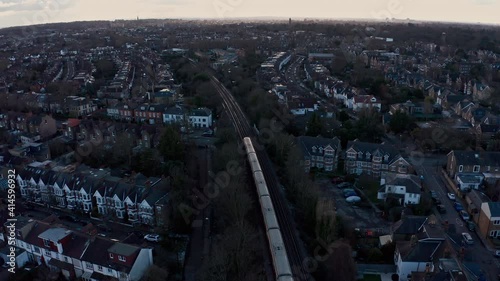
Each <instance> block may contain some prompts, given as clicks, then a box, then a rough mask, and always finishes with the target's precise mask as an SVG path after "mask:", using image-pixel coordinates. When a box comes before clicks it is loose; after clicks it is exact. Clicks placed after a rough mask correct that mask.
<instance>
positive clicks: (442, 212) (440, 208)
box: [436, 204, 446, 214]
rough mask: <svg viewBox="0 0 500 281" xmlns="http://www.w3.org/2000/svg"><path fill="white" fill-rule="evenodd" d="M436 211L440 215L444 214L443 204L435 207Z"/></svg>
mask: <svg viewBox="0 0 500 281" xmlns="http://www.w3.org/2000/svg"><path fill="white" fill-rule="evenodd" d="M436 209H437V210H438V212H439V213H440V214H446V207H445V206H444V205H443V204H439V205H437V206H436Z"/></svg>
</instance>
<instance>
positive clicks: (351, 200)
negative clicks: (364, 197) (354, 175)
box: [345, 196, 361, 203]
mask: <svg viewBox="0 0 500 281" xmlns="http://www.w3.org/2000/svg"><path fill="white" fill-rule="evenodd" d="M345 201H346V202H347V203H356V202H360V201H361V197H359V196H349V197H347V198H346V199H345Z"/></svg>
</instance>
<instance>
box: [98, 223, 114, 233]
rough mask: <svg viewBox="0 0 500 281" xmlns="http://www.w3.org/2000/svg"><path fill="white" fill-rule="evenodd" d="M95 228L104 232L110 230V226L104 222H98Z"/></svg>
mask: <svg viewBox="0 0 500 281" xmlns="http://www.w3.org/2000/svg"><path fill="white" fill-rule="evenodd" d="M97 229H98V230H100V231H104V232H108V231H111V228H110V227H109V226H107V225H105V224H98V225H97Z"/></svg>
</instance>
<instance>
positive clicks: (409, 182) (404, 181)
mask: <svg viewBox="0 0 500 281" xmlns="http://www.w3.org/2000/svg"><path fill="white" fill-rule="evenodd" d="M417 178H418V177H417ZM386 185H395V186H404V187H406V193H415V194H418V193H420V184H419V183H418V181H415V179H411V178H403V177H396V178H394V179H393V180H390V181H387V182H386Z"/></svg>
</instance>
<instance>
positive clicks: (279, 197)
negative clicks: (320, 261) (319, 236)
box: [210, 76, 312, 281]
mask: <svg viewBox="0 0 500 281" xmlns="http://www.w3.org/2000/svg"><path fill="white" fill-rule="evenodd" d="M210 79H211V82H212V84H213V85H214V87H215V88H216V90H217V92H218V93H219V94H220V96H221V98H222V100H223V107H224V109H225V110H226V111H227V112H228V114H229V117H230V118H231V119H232V121H233V124H234V127H235V130H236V133H237V134H238V136H239V137H240V139H241V140H243V138H245V137H250V138H251V139H252V142H254V143H257V135H256V133H255V131H254V129H253V127H252V126H250V124H249V122H248V119H247V117H246V115H245V113H244V112H243V111H242V110H241V108H240V106H239V105H238V103H237V102H236V100H235V98H234V97H233V95H232V94H231V93H230V92H229V91H228V90H227V89H226V88H225V87H224V86H223V85H222V83H221V82H219V81H218V80H217V79H216V78H215V77H213V76H211V77H210ZM256 154H257V157H258V159H259V162H260V164H261V167H262V170H263V174H264V178H265V180H266V182H267V186H268V189H269V193H270V195H271V200H272V202H273V205H274V209H275V212H276V217H277V219H278V223H279V225H280V229H281V232H282V236H283V241H284V244H285V248H286V250H287V254H288V259H289V262H290V266H291V268H292V272H293V274H294V280H300V281H306V280H311V279H312V278H311V276H310V274H309V273H308V271H307V270H306V269H305V267H304V258H303V257H304V255H303V254H302V251H301V248H300V244H299V238H298V237H297V233H296V231H295V228H294V225H295V224H294V222H293V217H292V215H291V212H290V209H289V208H288V206H287V204H286V200H285V198H284V194H283V193H282V192H281V189H280V185H279V183H278V180H277V176H276V173H275V171H274V167H273V164H272V162H271V160H270V158H269V156H268V155H267V152H266V151H263V150H256Z"/></svg>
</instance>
